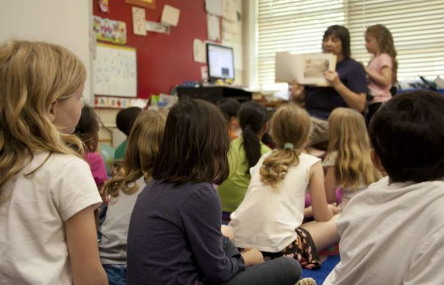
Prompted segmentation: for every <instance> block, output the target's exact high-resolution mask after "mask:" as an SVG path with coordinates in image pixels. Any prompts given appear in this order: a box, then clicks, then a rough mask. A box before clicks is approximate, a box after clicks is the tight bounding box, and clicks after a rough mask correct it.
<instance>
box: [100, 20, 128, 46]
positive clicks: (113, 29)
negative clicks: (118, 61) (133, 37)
mask: <svg viewBox="0 0 444 285" xmlns="http://www.w3.org/2000/svg"><path fill="white" fill-rule="evenodd" d="M93 30H94V32H95V33H96V38H97V39H98V40H99V41H104V42H110V43H113V44H119V45H124V44H126V23H125V22H122V21H113V20H110V19H107V18H101V17H98V16H94V17H93Z"/></svg>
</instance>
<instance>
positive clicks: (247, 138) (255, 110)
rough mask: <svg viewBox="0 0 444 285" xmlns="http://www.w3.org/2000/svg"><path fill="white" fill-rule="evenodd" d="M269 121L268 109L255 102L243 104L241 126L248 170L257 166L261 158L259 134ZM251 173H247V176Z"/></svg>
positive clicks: (240, 115) (240, 114)
mask: <svg viewBox="0 0 444 285" xmlns="http://www.w3.org/2000/svg"><path fill="white" fill-rule="evenodd" d="M267 121H268V113H267V109H266V108H265V107H264V106H262V105H260V104H258V103H256V102H253V101H249V102H246V103H244V104H242V106H241V109H240V110H239V124H240V126H241V129H242V136H243V139H244V142H243V146H244V150H245V153H246V157H247V162H248V168H251V167H253V166H255V165H256V163H257V162H258V161H259V158H261V144H260V141H259V138H258V136H257V135H258V134H259V132H260V131H261V129H262V127H263V126H264V125H265V124H266V123H267ZM248 173H250V172H249V171H247V174H248Z"/></svg>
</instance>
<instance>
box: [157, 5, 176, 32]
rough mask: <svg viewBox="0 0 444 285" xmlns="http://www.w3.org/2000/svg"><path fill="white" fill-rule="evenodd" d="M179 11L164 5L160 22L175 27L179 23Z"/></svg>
mask: <svg viewBox="0 0 444 285" xmlns="http://www.w3.org/2000/svg"><path fill="white" fill-rule="evenodd" d="M179 16H180V10H179V9H177V8H174V7H173V6H170V5H165V6H164V7H163V11H162V18H161V20H160V22H162V23H163V24H167V25H171V26H174V27H176V26H177V24H178V23H179Z"/></svg>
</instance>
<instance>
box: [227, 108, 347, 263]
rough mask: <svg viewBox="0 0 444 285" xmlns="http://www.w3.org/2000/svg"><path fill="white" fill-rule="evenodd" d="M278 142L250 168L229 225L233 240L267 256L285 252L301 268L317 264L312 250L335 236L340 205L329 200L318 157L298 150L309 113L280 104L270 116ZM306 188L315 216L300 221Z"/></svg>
mask: <svg viewBox="0 0 444 285" xmlns="http://www.w3.org/2000/svg"><path fill="white" fill-rule="evenodd" d="M270 127H271V136H272V137H273V140H274V142H275V143H276V146H277V148H276V149H275V150H273V151H272V152H271V153H268V154H265V155H263V156H262V157H261V158H260V160H259V162H258V164H257V165H256V166H255V167H254V168H252V169H251V182H250V185H249V187H248V190H247V193H246V195H245V198H244V200H243V202H242V203H241V205H240V206H239V208H238V209H237V210H236V211H235V212H234V213H232V214H231V218H232V220H231V222H230V224H229V226H230V227H231V228H232V229H233V232H234V241H235V244H236V246H238V247H241V248H249V247H251V248H258V249H259V250H260V251H261V252H262V253H263V255H264V257H266V258H268V259H273V258H276V257H280V256H289V257H293V258H295V259H297V260H298V261H299V262H300V263H301V265H302V266H303V267H305V268H314V267H318V266H319V265H320V261H319V257H318V255H317V252H319V251H321V250H323V249H325V248H326V247H327V246H329V245H331V244H333V243H335V242H337V241H338V240H339V237H338V235H337V231H336V226H335V221H336V218H337V217H336V216H334V214H336V213H337V212H339V209H338V208H337V207H334V206H330V207H329V206H328V205H327V200H326V197H325V191H324V174H323V170H322V165H321V161H320V159H319V158H317V157H314V156H311V155H309V154H306V153H304V152H303V149H304V148H305V146H306V144H307V142H308V138H309V134H310V117H309V116H308V114H307V112H306V111H305V110H304V109H302V108H301V107H298V106H296V105H288V106H285V107H282V108H280V109H279V110H278V111H277V112H276V113H275V114H274V115H273V117H272V119H271V124H270ZM307 191H310V193H311V197H312V207H313V215H314V218H315V220H316V221H315V222H312V223H309V224H304V225H303V224H302V221H303V219H304V208H305V195H306V193H307Z"/></svg>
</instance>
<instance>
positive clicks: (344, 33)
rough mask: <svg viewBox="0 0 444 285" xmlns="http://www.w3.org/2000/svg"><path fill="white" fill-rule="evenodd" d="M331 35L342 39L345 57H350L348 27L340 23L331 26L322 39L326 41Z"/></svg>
mask: <svg viewBox="0 0 444 285" xmlns="http://www.w3.org/2000/svg"><path fill="white" fill-rule="evenodd" d="M329 36H334V37H337V38H338V39H339V40H340V41H341V44H342V54H343V55H344V58H350V56H351V50H350V33H349V32H348V30H347V28H346V27H344V26H339V25H333V26H330V27H328V29H327V30H326V31H325V33H324V37H323V38H322V41H325V40H326V39H327V38H328V37H329Z"/></svg>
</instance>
